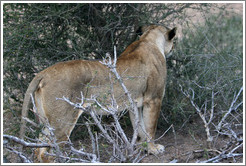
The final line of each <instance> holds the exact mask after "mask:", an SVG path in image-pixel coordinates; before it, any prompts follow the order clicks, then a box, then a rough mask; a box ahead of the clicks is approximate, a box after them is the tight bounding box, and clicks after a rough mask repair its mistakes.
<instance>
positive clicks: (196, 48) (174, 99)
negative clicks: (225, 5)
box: [163, 13, 243, 124]
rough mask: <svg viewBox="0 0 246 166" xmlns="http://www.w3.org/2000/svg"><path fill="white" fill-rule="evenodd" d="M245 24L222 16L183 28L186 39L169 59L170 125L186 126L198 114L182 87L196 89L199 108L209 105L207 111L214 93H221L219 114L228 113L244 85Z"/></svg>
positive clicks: (167, 103)
mask: <svg viewBox="0 0 246 166" xmlns="http://www.w3.org/2000/svg"><path fill="white" fill-rule="evenodd" d="M242 23H243V22H242V17H239V16H227V15H225V14H224V13H220V14H218V15H212V16H210V17H207V18H206V21H205V23H204V25H199V26H195V27H189V28H185V29H183V32H182V35H183V38H182V40H181V41H179V42H178V43H177V44H176V48H175V50H174V53H173V56H171V57H170V58H169V59H168V68H169V69H168V84H167V89H166V97H165V99H164V102H163V104H164V108H163V114H164V116H166V117H167V119H169V120H170V122H169V123H177V124H178V123H179V124H183V122H184V121H186V120H187V119H188V118H189V117H190V116H192V115H194V114H195V109H194V108H193V107H192V106H191V105H190V102H189V100H188V99H187V98H186V97H185V96H184V95H182V93H181V89H180V85H181V86H182V87H183V88H184V89H185V90H188V89H189V88H192V89H193V90H194V91H195V102H196V103H197V104H198V105H199V106H202V105H203V104H204V103H205V102H206V103H207V108H209V107H210V106H211V94H212V91H214V92H218V94H217V95H216V96H215V103H216V107H215V110H217V112H216V113H217V114H218V115H221V114H222V110H228V108H229V107H230V104H231V102H232V100H233V97H234V94H235V93H237V92H238V91H239V89H240V88H241V87H242V86H243V45H242V43H243V24H242ZM240 101H242V95H241V98H240ZM241 110H242V108H241Z"/></svg>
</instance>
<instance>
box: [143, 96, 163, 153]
mask: <svg viewBox="0 0 246 166" xmlns="http://www.w3.org/2000/svg"><path fill="white" fill-rule="evenodd" d="M160 110H161V100H160V99H155V100H150V101H147V102H145V103H144V108H143V121H144V125H145V131H146V134H147V135H146V137H147V141H148V142H149V143H148V153H150V154H159V153H162V152H164V150H165V148H164V146H163V145H160V144H154V138H155V132H156V127H157V121H158V118H159V114H160Z"/></svg>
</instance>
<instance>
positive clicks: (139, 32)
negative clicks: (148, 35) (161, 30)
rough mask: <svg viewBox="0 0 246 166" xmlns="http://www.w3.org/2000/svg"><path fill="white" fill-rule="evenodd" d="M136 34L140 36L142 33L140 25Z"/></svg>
mask: <svg viewBox="0 0 246 166" xmlns="http://www.w3.org/2000/svg"><path fill="white" fill-rule="evenodd" d="M136 34H137V35H139V36H141V35H142V34H143V31H142V27H139V28H138V30H137V31H136Z"/></svg>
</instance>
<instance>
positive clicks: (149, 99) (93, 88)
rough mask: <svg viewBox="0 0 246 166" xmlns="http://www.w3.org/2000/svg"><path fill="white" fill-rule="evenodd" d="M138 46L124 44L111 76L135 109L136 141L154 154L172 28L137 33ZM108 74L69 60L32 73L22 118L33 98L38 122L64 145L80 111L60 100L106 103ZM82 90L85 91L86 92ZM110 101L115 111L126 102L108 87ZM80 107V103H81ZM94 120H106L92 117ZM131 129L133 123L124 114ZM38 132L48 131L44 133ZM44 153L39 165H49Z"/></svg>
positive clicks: (148, 28)
mask: <svg viewBox="0 0 246 166" xmlns="http://www.w3.org/2000/svg"><path fill="white" fill-rule="evenodd" d="M141 30H142V33H143V34H142V35H141V37H140V39H139V40H137V41H135V42H133V43H132V44H130V45H129V46H128V47H127V48H126V50H125V51H124V52H123V53H122V54H121V55H120V56H119V58H118V59H117V71H118V72H119V74H120V75H121V77H122V78H129V77H130V78H131V79H124V84H125V85H126V87H127V88H128V90H129V91H130V93H131V95H132V97H133V99H134V100H135V101H136V103H137V107H138V112H139V118H140V119H139V120H140V127H139V132H138V136H139V138H140V140H139V141H140V142H141V141H148V142H149V143H148V153H152V154H158V153H160V152H163V151H164V146H162V145H160V144H154V142H153V140H154V138H155V132H156V125H157V120H158V117H159V113H160V110H161V103H162V99H163V96H164V93H165V84H166V76H167V69H166V59H165V55H166V54H168V53H169V52H170V51H171V49H172V47H173V38H174V36H175V35H176V28H173V29H168V28H166V27H163V26H157V25H151V26H144V27H142V28H141ZM109 72H110V71H109V70H108V68H107V67H106V66H105V65H102V64H101V63H100V62H99V61H88V60H73V61H67V62H60V63H57V64H55V65H53V66H51V67H48V68H47V69H45V70H43V71H41V72H40V73H38V74H37V75H36V76H35V77H34V79H33V80H32V82H31V83H30V85H29V87H28V89H27V91H26V94H25V98H24V103H23V108H22V117H26V116H27V112H28V110H29V105H30V102H31V96H30V94H32V95H33V97H34V100H35V105H36V107H37V112H38V114H39V116H40V117H41V118H40V121H41V122H42V123H46V120H45V119H47V120H48V122H49V124H50V126H51V127H52V128H53V129H55V130H54V134H55V137H56V139H57V142H61V141H67V140H68V138H69V136H70V134H71V132H72V130H73V128H74V126H75V124H76V122H77V120H78V118H79V116H80V115H81V114H82V111H81V110H78V109H77V110H76V109H74V107H73V106H71V105H70V104H68V103H67V102H64V101H62V100H56V99H57V98H62V97H63V96H65V97H67V98H69V99H70V100H71V101H72V102H80V100H79V99H78V98H80V97H81V92H83V94H84V95H85V97H90V96H91V95H92V94H93V95H95V96H97V98H99V99H100V98H101V99H102V101H105V102H107V101H108V100H109V99H107V98H106V99H105V94H107V93H108V92H109V89H110V88H111V85H110V80H109ZM88 84H89V85H90V86H89V87H88ZM113 86H114V92H113V93H114V96H115V98H116V100H117V104H118V105H119V106H120V108H121V107H122V109H123V106H124V102H125V101H126V97H125V95H124V93H123V91H122V88H121V87H120V85H119V84H117V83H114V85H113ZM85 104H86V103H85ZM98 114H106V113H105V112H103V111H98ZM130 117H131V121H132V124H133V127H134V124H135V123H134V117H133V114H132V113H131V112H130ZM24 128H25V120H23V118H22V126H21V131H20V135H21V138H23V137H24V134H25V131H24ZM44 132H47V134H48V130H47V129H44ZM45 151H46V149H45V148H42V149H39V151H38V154H37V158H38V160H39V161H40V162H52V161H50V160H49V158H48V157H46V156H45V155H44V153H45Z"/></svg>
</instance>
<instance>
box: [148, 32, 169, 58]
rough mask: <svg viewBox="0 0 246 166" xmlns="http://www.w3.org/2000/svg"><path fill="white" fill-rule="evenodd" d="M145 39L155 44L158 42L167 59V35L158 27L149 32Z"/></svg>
mask: <svg viewBox="0 0 246 166" xmlns="http://www.w3.org/2000/svg"><path fill="white" fill-rule="evenodd" d="M145 39H146V40H147V41H149V42H151V43H153V44H156V46H157V47H158V49H159V51H160V52H161V54H162V55H163V57H164V58H165V59H166V57H165V54H164V48H165V47H164V45H165V37H164V35H163V34H162V33H161V32H160V31H159V30H158V29H155V30H153V31H152V32H151V33H149V34H147V35H146V36H145Z"/></svg>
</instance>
